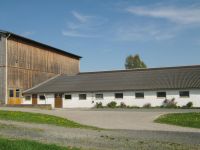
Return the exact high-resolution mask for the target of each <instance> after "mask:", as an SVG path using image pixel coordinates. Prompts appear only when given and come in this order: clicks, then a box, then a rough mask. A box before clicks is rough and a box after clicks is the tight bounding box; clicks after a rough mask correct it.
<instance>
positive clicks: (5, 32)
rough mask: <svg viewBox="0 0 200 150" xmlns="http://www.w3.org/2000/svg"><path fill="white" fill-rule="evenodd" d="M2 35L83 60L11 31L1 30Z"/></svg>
mask: <svg viewBox="0 0 200 150" xmlns="http://www.w3.org/2000/svg"><path fill="white" fill-rule="evenodd" d="M0 34H5V35H10V36H13V37H17V38H20V39H23V40H25V41H29V42H31V43H34V44H38V45H40V46H43V47H46V48H49V49H52V50H54V51H55V52H57V53H61V54H64V55H67V56H71V57H74V58H78V59H80V58H82V57H81V56H78V55H75V54H72V53H69V52H66V51H64V50H61V49H58V48H55V47H52V46H49V45H47V44H43V43H40V42H38V41H35V40H32V39H29V38H26V37H23V36H21V35H17V34H15V33H12V32H9V31H4V30H0Z"/></svg>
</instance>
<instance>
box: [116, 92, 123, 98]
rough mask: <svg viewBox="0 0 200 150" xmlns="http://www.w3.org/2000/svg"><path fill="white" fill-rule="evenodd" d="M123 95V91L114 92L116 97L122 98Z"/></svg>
mask: <svg viewBox="0 0 200 150" xmlns="http://www.w3.org/2000/svg"><path fill="white" fill-rule="evenodd" d="M123 97H124V95H123V93H115V98H116V99H123Z"/></svg>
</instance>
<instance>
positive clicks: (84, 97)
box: [79, 94, 87, 100]
mask: <svg viewBox="0 0 200 150" xmlns="http://www.w3.org/2000/svg"><path fill="white" fill-rule="evenodd" d="M86 98H87V95H86V94H79V100H86Z"/></svg>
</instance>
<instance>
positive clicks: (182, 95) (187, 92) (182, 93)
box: [179, 91, 190, 97]
mask: <svg viewBox="0 0 200 150" xmlns="http://www.w3.org/2000/svg"><path fill="white" fill-rule="evenodd" d="M179 95H180V97H190V92H189V91H180V92H179Z"/></svg>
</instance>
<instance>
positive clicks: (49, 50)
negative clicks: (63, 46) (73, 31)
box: [0, 31, 81, 104]
mask: <svg viewBox="0 0 200 150" xmlns="http://www.w3.org/2000/svg"><path fill="white" fill-rule="evenodd" d="M80 58H81V57H80V56H78V55H74V54H71V53H68V52H65V51H63V50H60V49H58V48H54V47H51V46H49V45H46V44H42V43H40V42H37V41H34V40H31V39H28V38H25V37H22V36H19V35H16V34H13V33H11V32H7V31H0V103H1V104H21V103H22V92H23V91H24V90H26V89H30V88H31V87H33V86H35V85H38V84H40V83H41V82H44V81H46V80H48V79H50V78H52V77H54V76H56V75H58V74H67V75H75V74H77V73H79V60H80ZM33 97H34V95H33Z"/></svg>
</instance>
